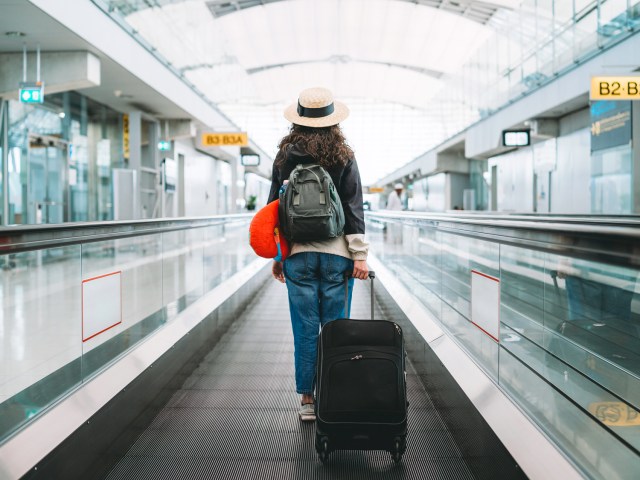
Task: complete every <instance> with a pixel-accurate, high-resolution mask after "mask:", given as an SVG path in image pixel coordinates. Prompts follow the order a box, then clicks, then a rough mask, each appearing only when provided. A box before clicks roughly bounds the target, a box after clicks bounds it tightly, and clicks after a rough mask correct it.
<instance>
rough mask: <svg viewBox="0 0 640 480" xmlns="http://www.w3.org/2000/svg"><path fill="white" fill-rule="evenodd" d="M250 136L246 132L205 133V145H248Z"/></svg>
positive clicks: (203, 139) (203, 138) (203, 141)
mask: <svg viewBox="0 0 640 480" xmlns="http://www.w3.org/2000/svg"><path fill="white" fill-rule="evenodd" d="M248 145H249V136H248V135H247V133H246V132H216V133H203V134H202V146H203V147H246V146H248Z"/></svg>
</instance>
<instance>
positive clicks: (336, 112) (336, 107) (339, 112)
mask: <svg viewBox="0 0 640 480" xmlns="http://www.w3.org/2000/svg"><path fill="white" fill-rule="evenodd" d="M348 116H349V108H347V106H346V105H345V104H344V103H342V102H338V101H335V100H334V102H333V113H332V114H331V115H327V116H326V117H317V118H311V117H301V116H300V115H298V104H297V103H294V104H292V105H289V106H288V107H287V108H286V109H285V111H284V118H286V119H287V120H289V121H290V122H291V123H295V124H296V125H303V126H305V127H316V128H321V127H331V126H333V125H337V124H338V123H340V122H342V121H343V120H344V119H345V118H347V117H348Z"/></svg>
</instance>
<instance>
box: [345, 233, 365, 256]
mask: <svg viewBox="0 0 640 480" xmlns="http://www.w3.org/2000/svg"><path fill="white" fill-rule="evenodd" d="M345 238H346V239H347V244H348V248H349V253H350V254H351V259H352V260H366V259H367V255H368V253H369V244H368V243H367V242H365V241H364V233H353V234H351V235H345Z"/></svg>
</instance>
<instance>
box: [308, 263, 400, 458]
mask: <svg viewBox="0 0 640 480" xmlns="http://www.w3.org/2000/svg"><path fill="white" fill-rule="evenodd" d="M369 278H371V282H372V283H371V320H351V319H348V318H346V319H345V318H343V319H338V320H334V321H332V322H329V323H327V324H326V325H324V326H323V327H322V330H321V332H320V336H319V338H318V363H317V372H316V382H317V384H316V442H315V443H316V445H315V446H316V451H317V452H318V455H319V456H320V460H321V461H322V462H325V461H326V460H327V459H328V458H329V454H330V453H331V452H332V451H334V450H387V451H389V452H390V453H391V455H392V457H393V460H394V461H395V462H399V461H400V460H401V459H402V454H403V453H404V451H405V449H406V444H407V442H406V438H407V384H406V373H405V351H404V339H403V336H402V329H401V328H400V326H399V325H397V324H396V323H394V322H390V321H386V320H374V319H373V301H374V297H373V279H374V278H375V274H374V272H369ZM347 292H348V290H347V279H345V312H347V311H348V310H347V308H346V307H347V305H346V303H347V295H348V293H347Z"/></svg>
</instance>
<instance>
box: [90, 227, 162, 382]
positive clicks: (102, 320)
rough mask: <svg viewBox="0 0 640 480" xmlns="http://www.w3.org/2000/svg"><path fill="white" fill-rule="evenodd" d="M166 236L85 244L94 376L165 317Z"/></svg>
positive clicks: (91, 356) (91, 363)
mask: <svg viewBox="0 0 640 480" xmlns="http://www.w3.org/2000/svg"><path fill="white" fill-rule="evenodd" d="M162 268H163V265H162V235H161V234H155V235H144V236H140V237H134V238H124V239H118V240H108V241H103V242H94V243H87V244H85V245H83V246H82V279H83V281H82V292H83V304H82V309H83V318H82V322H83V327H82V332H83V335H82V349H83V357H82V374H83V378H86V377H87V376H90V375H92V374H93V373H95V372H96V371H98V370H99V369H101V368H102V367H104V366H105V365H106V364H108V363H109V362H111V361H112V360H113V359H115V358H116V357H117V356H118V355H120V354H121V353H123V352H125V351H126V350H128V349H129V348H130V347H131V346H133V345H134V344H136V343H137V342H138V341H140V340H141V339H143V338H145V337H146V336H147V335H148V334H149V333H151V332H153V331H154V330H155V329H157V328H158V327H159V326H160V325H162V324H163V323H164V322H165V320H166V312H165V311H164V308H163V307H164V303H163V298H162V293H163V290H162V278H163V276H162Z"/></svg>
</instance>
